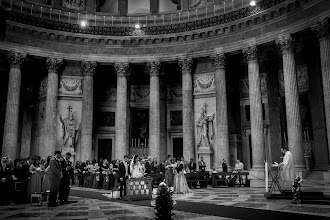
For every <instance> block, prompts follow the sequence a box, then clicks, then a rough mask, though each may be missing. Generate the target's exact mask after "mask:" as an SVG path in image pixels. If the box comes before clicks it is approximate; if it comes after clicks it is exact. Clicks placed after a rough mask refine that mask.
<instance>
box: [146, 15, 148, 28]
mask: <svg viewBox="0 0 330 220" xmlns="http://www.w3.org/2000/svg"><path fill="white" fill-rule="evenodd" d="M147 26H148V16H146V27H147Z"/></svg>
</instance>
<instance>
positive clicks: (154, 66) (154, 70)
mask: <svg viewBox="0 0 330 220" xmlns="http://www.w3.org/2000/svg"><path fill="white" fill-rule="evenodd" d="M147 66H148V69H149V72H150V76H159V72H160V71H159V70H160V66H161V63H160V61H155V60H154V61H151V62H149V63H148V64H147Z"/></svg>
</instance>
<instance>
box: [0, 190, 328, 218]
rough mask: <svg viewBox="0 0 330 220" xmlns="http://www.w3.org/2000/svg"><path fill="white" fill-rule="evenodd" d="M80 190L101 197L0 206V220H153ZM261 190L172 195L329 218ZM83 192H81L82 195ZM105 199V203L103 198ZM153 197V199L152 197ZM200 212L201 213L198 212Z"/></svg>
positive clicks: (148, 212)
mask: <svg viewBox="0 0 330 220" xmlns="http://www.w3.org/2000/svg"><path fill="white" fill-rule="evenodd" d="M72 189H74V190H80V191H86V192H87V191H92V192H94V193H97V194H100V195H99V196H100V200H98V199H87V198H79V197H70V200H71V201H74V202H73V203H70V204H68V205H63V206H59V207H55V208H47V206H46V204H44V205H43V206H42V207H40V206H37V205H36V204H33V206H31V205H30V204H26V205H14V204H12V205H10V206H0V219H15V220H16V219H17V220H35V219H45V220H46V219H54V220H60V219H95V220H97V219H102V220H103V219H104V220H106V219H109V220H110V219H118V220H125V219H127V220H133V219H141V220H142V219H154V218H155V214H154V208H153V207H148V206H139V205H132V204H127V203H122V202H120V203H119V202H117V201H116V200H111V201H109V198H108V197H107V196H103V195H102V194H105V193H109V191H106V190H94V189H86V188H72ZM303 190H306V191H307V190H308V191H311V190H315V191H323V192H325V193H326V194H330V186H328V185H307V184H305V185H304V188H303ZM264 191H265V190H264V189H263V188H245V187H234V188H206V189H193V193H192V194H185V195H183V194H180V195H177V194H176V195H174V196H173V198H174V199H175V200H176V201H178V202H179V201H185V202H192V203H204V204H213V205H219V206H233V207H241V208H248V209H259V210H273V211H279V212H290V213H304V214H309V215H314V216H326V217H330V205H315V204H301V205H294V204H291V203H290V201H289V200H267V199H266V198H265V197H264ZM83 194H84V193H82V195H83ZM103 197H104V200H103V199H102V198H103ZM153 197H155V196H153ZM174 213H175V216H174V219H195V220H197V219H201V220H208V219H210V220H213V219H214V220H215V219H228V218H224V217H217V216H210V215H202V214H198V210H196V213H190V212H183V211H177V210H175V211H174ZM201 213H202V212H201Z"/></svg>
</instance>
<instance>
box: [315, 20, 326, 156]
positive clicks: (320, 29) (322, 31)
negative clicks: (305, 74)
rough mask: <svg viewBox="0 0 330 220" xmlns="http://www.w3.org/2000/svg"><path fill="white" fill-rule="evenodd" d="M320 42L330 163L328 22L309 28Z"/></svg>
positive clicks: (324, 21)
mask: <svg viewBox="0 0 330 220" xmlns="http://www.w3.org/2000/svg"><path fill="white" fill-rule="evenodd" d="M311 29H312V31H314V32H315V33H316V34H317V36H318V38H319V41H320V57H321V71H322V84H323V98H324V110H325V121H326V126H327V138H328V160H329V162H330V34H329V32H330V28H329V20H328V19H325V20H323V21H321V22H319V23H318V24H317V25H314V26H312V27H311Z"/></svg>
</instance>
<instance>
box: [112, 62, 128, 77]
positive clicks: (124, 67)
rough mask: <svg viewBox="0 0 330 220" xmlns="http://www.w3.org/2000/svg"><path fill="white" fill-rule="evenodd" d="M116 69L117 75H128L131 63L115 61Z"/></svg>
mask: <svg viewBox="0 0 330 220" xmlns="http://www.w3.org/2000/svg"><path fill="white" fill-rule="evenodd" d="M115 69H116V74H117V77H119V76H122V77H127V76H128V75H129V72H128V69H129V63H128V62H119V63H115Z"/></svg>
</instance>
